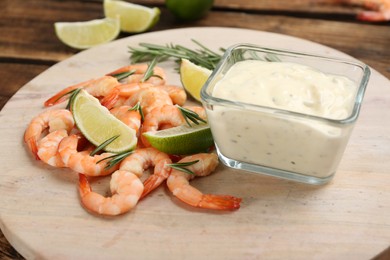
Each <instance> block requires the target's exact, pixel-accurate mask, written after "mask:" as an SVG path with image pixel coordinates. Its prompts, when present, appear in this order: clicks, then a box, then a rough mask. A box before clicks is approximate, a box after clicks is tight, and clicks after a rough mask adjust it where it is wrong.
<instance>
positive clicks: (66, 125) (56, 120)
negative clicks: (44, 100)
mask: <svg viewBox="0 0 390 260" xmlns="http://www.w3.org/2000/svg"><path fill="white" fill-rule="evenodd" d="M73 127H74V120H73V116H72V114H71V113H70V112H69V110H66V109H52V110H46V111H44V112H42V113H41V114H39V115H38V116H36V117H35V118H33V119H32V120H31V122H30V124H29V125H28V127H27V129H26V131H25V133H24V141H25V142H26V144H27V147H28V149H29V150H30V151H31V152H32V153H33V154H34V155H35V157H36V159H37V160H39V156H38V141H39V140H41V138H42V136H43V135H45V132H46V131H48V132H54V131H57V130H61V129H64V130H66V132H67V133H69V132H70V131H71V130H72V129H73Z"/></svg>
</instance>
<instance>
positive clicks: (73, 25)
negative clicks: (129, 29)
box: [54, 18, 120, 49]
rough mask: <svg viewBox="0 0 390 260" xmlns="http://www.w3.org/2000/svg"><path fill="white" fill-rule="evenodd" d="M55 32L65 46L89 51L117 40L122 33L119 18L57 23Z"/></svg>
mask: <svg viewBox="0 0 390 260" xmlns="http://www.w3.org/2000/svg"><path fill="white" fill-rule="evenodd" d="M54 30H55V33H56V35H57V37H58V38H59V39H60V41H61V42H63V43H64V44H66V45H68V46H70V47H72V48H75V49H87V48H90V47H93V46H96V45H99V44H103V43H107V42H110V41H112V40H114V39H116V38H117V37H118V35H119V33H120V24H119V18H104V19H95V20H90V21H84V22H56V23H54Z"/></svg>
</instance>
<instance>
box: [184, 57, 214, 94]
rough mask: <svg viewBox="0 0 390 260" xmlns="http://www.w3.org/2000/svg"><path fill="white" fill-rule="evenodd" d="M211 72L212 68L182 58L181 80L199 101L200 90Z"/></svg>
mask: <svg viewBox="0 0 390 260" xmlns="http://www.w3.org/2000/svg"><path fill="white" fill-rule="evenodd" d="M210 74H211V70H209V69H206V68H203V67H201V66H198V65H196V64H194V63H192V62H191V61H189V60H186V59H182V60H181V64H180V80H181V83H182V84H183V87H184V89H185V90H186V91H187V92H188V93H189V94H190V95H191V96H192V97H193V98H194V99H196V100H197V101H200V90H201V89H202V87H203V85H204V83H206V81H207V79H208V78H209V76H210Z"/></svg>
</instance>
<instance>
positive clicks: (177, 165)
mask: <svg viewBox="0 0 390 260" xmlns="http://www.w3.org/2000/svg"><path fill="white" fill-rule="evenodd" d="M197 162H199V160H195V161H192V162H182V163H170V164H167V165H168V166H169V167H171V168H173V169H176V170H178V171H182V172H185V173H188V174H195V173H194V172H193V171H191V170H189V169H187V168H185V167H186V166H190V165H193V164H195V163H197Z"/></svg>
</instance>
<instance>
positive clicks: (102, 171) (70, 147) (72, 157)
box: [58, 135, 118, 176]
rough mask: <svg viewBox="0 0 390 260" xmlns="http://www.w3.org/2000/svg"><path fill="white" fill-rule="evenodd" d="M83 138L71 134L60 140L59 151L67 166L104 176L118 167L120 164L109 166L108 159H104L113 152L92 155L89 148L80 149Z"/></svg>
mask: <svg viewBox="0 0 390 260" xmlns="http://www.w3.org/2000/svg"><path fill="white" fill-rule="evenodd" d="M81 138H82V137H81V136H80V135H70V136H68V137H65V138H64V139H62V141H61V142H60V144H59V147H58V152H59V154H60V156H61V159H62V161H63V162H64V164H65V166H66V167H69V168H70V169H72V170H74V171H76V172H79V173H82V174H85V175H88V176H104V175H108V174H111V173H113V172H114V171H116V170H117V169H118V166H113V167H110V168H107V167H106V166H107V161H106V160H104V161H102V160H103V159H105V158H107V157H109V156H112V155H114V154H112V153H102V154H96V155H94V156H91V155H90V151H88V150H86V151H85V150H84V151H78V149H77V148H78V144H79V141H80V139H81ZM99 161H100V162H99Z"/></svg>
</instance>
